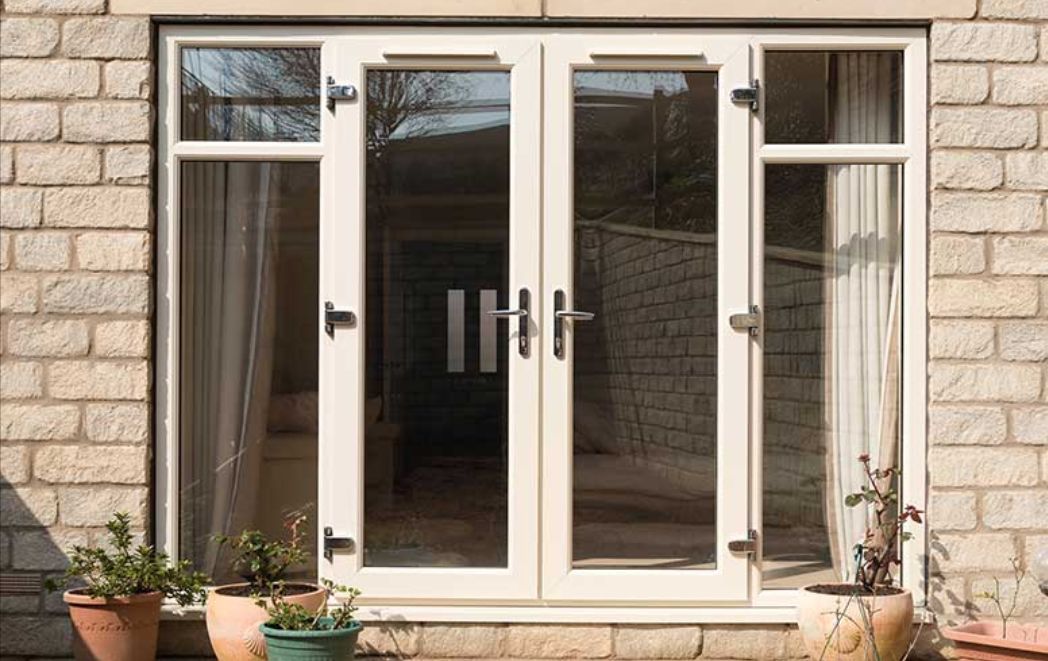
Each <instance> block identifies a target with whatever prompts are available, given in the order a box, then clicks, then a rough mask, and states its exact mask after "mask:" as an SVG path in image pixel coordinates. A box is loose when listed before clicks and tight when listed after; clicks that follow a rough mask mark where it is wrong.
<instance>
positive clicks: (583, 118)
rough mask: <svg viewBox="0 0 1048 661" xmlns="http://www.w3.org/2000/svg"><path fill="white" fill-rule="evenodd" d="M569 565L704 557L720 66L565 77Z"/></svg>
mask: <svg viewBox="0 0 1048 661" xmlns="http://www.w3.org/2000/svg"><path fill="white" fill-rule="evenodd" d="M574 93H575V109H574V121H575V160H574V163H575V175H574V179H575V201H574V217H575V220H574V223H575V284H574V299H575V300H574V307H575V309H577V310H584V311H588V312H593V313H595V314H596V316H595V318H594V319H593V320H592V321H588V322H584V321H576V322H566V323H573V324H574V331H573V336H574V356H575V362H574V409H573V410H574V414H573V415H574V432H573V433H574V451H573V454H574V517H573V544H572V549H573V556H572V557H573V563H574V566H575V567H594V568H609V567H668V568H678V569H679V568H700V567H701V568H711V567H713V566H714V563H715V555H716V550H715V537H716V532H715V531H716V521H715V513H716V458H717V450H716V441H717V428H716V417H715V414H716V392H717V374H716V347H717V337H716V308H717V301H716V290H717V259H716V244H717V242H716V232H717V79H716V74H714V73H709V72H677V71H662V72H658V71H580V72H577V73H576V74H575V81H574Z"/></svg>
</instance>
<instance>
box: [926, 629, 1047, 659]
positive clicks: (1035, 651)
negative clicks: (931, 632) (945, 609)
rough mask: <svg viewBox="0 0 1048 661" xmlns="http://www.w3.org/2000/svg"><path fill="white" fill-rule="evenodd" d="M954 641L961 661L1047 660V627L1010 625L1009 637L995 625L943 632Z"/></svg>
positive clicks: (945, 630)
mask: <svg viewBox="0 0 1048 661" xmlns="http://www.w3.org/2000/svg"><path fill="white" fill-rule="evenodd" d="M942 635H944V636H946V637H947V638H949V639H950V640H952V641H953V644H954V646H955V647H956V648H957V659H958V660H959V661H1013V660H1016V659H1048V627H1039V626H1036V625H1033V624H1028V625H1025V626H1024V625H1022V624H1009V625H1008V637H1007V638H1003V637H1001V625H1000V624H998V623H996V622H971V623H969V624H965V625H963V626H959V627H951V628H948V629H944V630H943V632H942Z"/></svg>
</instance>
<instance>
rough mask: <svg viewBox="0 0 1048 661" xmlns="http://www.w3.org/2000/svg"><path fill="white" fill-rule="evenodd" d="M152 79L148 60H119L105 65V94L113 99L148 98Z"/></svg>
mask: <svg viewBox="0 0 1048 661" xmlns="http://www.w3.org/2000/svg"><path fill="white" fill-rule="evenodd" d="M152 81H153V69H152V65H151V64H150V63H149V62H148V61H141V60H117V61H115V62H109V63H107V64H106V66H105V94H106V96H108V97H109V98H111V99H148V98H149V95H150V94H151V92H152Z"/></svg>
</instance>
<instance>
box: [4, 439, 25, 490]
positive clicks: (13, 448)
mask: <svg viewBox="0 0 1048 661" xmlns="http://www.w3.org/2000/svg"><path fill="white" fill-rule="evenodd" d="M30 475H31V464H30V460H29V448H28V447H26V446H24V445H8V444H4V445H0V477H3V480H4V482H6V483H7V484H11V485H16V484H23V483H25V482H28V481H29V477H30Z"/></svg>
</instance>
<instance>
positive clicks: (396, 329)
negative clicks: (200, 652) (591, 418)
mask: <svg viewBox="0 0 1048 661" xmlns="http://www.w3.org/2000/svg"><path fill="white" fill-rule="evenodd" d="M509 84H510V78H509V73H507V72H498V71H487V72H481V71H409V70H373V71H369V72H368V74H367V99H366V104H367V106H366V113H367V193H366V195H367V210H366V213H367V229H366V234H367V238H366V242H367V246H366V250H367V253H366V269H367V273H366V280H367V285H366V286H367V294H366V297H367V300H366V314H365V333H366V335H365V343H366V350H365V351H366V359H365V360H366V376H365V379H366V398H367V399H366V403H365V420H364V481H365V497H364V563H365V564H366V565H369V566H383V567H394V566H400V567H420V566H447V567H504V566H506V561H507V558H506V554H507V525H506V511H507V504H508V501H507V491H506V488H507V486H506V485H507V475H508V473H507V470H508V466H507V449H508V448H507V438H508V416H507V403H508V400H507V394H508V384H509V381H508V378H507V377H508V345H507V341H508V337H507V332H508V329H507V325H506V323H505V322H498V323H497V324H495V325H494V326H493V325H491V324H490V322H489V319H490V317H488V316H487V315H486V312H487V311H488V308H489V307H494V306H493V305H492V301H493V299H494V300H495V301H497V302H498V304H499V307H506V306H507V305H508V304H509V302H510V300H511V298H512V299H514V300H515V299H516V296H515V295H514V296H513V297H510V296H509V295H508V292H507V287H508V267H509V118H510V107H509V86H510V85H509Z"/></svg>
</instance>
